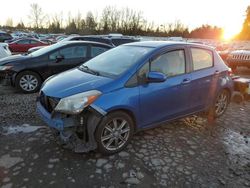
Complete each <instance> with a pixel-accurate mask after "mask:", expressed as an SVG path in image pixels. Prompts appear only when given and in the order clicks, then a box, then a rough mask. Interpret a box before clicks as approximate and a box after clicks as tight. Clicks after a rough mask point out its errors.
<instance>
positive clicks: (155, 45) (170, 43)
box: [123, 41, 213, 50]
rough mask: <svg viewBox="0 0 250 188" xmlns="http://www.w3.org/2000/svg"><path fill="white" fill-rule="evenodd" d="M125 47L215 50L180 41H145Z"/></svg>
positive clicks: (128, 44) (202, 45)
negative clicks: (172, 47)
mask: <svg viewBox="0 0 250 188" xmlns="http://www.w3.org/2000/svg"><path fill="white" fill-rule="evenodd" d="M123 45H125V46H141V47H151V48H163V47H167V46H177V45H183V46H193V47H200V48H207V49H210V50H212V49H213V48H212V47H210V46H207V45H204V44H196V43H188V42H179V41H143V42H133V43H127V44H123Z"/></svg>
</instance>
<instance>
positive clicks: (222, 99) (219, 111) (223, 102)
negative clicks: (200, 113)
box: [209, 89, 230, 118]
mask: <svg viewBox="0 0 250 188" xmlns="http://www.w3.org/2000/svg"><path fill="white" fill-rule="evenodd" d="M229 102H230V93H229V92H228V91H227V90H225V89H224V90H222V91H221V92H220V93H219V94H218V95H217V97H216V100H215V102H214V104H213V106H212V108H211V109H210V113H209V116H210V117H211V116H212V117H213V118H218V117H220V116H222V115H223V114H224V113H225V111H226V109H227V107H228V104H229Z"/></svg>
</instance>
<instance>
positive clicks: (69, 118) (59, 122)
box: [37, 91, 104, 153]
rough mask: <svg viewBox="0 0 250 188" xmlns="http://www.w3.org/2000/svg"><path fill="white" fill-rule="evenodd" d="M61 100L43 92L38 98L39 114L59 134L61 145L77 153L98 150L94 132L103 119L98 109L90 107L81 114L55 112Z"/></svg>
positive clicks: (101, 112)
mask: <svg viewBox="0 0 250 188" xmlns="http://www.w3.org/2000/svg"><path fill="white" fill-rule="evenodd" d="M59 101H60V99H58V98H53V97H50V96H46V95H45V94H44V93H43V92H42V91H41V92H40V95H39V97H38V98H37V112H38V114H39V115H40V116H41V118H42V119H43V120H44V122H45V123H47V125H48V126H49V127H51V128H53V129H54V130H56V132H57V133H58V134H57V136H58V137H59V141H60V143H61V144H62V145H63V146H64V147H65V148H68V149H71V150H73V151H74V152H77V153H82V152H89V151H91V150H95V149H96V148H97V144H96V141H95V137H94V132H95V129H96V127H97V125H98V124H99V122H100V121H101V119H102V117H103V115H104V114H103V111H99V109H98V107H95V106H93V107H92V106H88V107H87V108H85V109H84V110H83V111H82V112H81V113H80V114H75V115H72V114H71V115H68V114H63V113H59V112H55V110H54V109H55V108H56V106H57V104H58V103H59Z"/></svg>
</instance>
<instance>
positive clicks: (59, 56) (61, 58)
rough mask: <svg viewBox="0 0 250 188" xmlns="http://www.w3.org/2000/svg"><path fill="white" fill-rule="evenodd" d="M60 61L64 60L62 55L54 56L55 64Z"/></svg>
mask: <svg viewBox="0 0 250 188" xmlns="http://www.w3.org/2000/svg"><path fill="white" fill-rule="evenodd" d="M62 60H64V56H63V55H57V56H56V62H57V63H58V62H60V61H62Z"/></svg>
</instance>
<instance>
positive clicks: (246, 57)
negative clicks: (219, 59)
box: [226, 50, 250, 71]
mask: <svg viewBox="0 0 250 188" xmlns="http://www.w3.org/2000/svg"><path fill="white" fill-rule="evenodd" d="M226 62H227V64H228V66H229V67H230V68H231V69H232V70H233V71H236V69H237V67H240V66H242V67H247V68H250V50H234V51H231V52H230V53H229V55H228V57H227V59H226Z"/></svg>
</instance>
